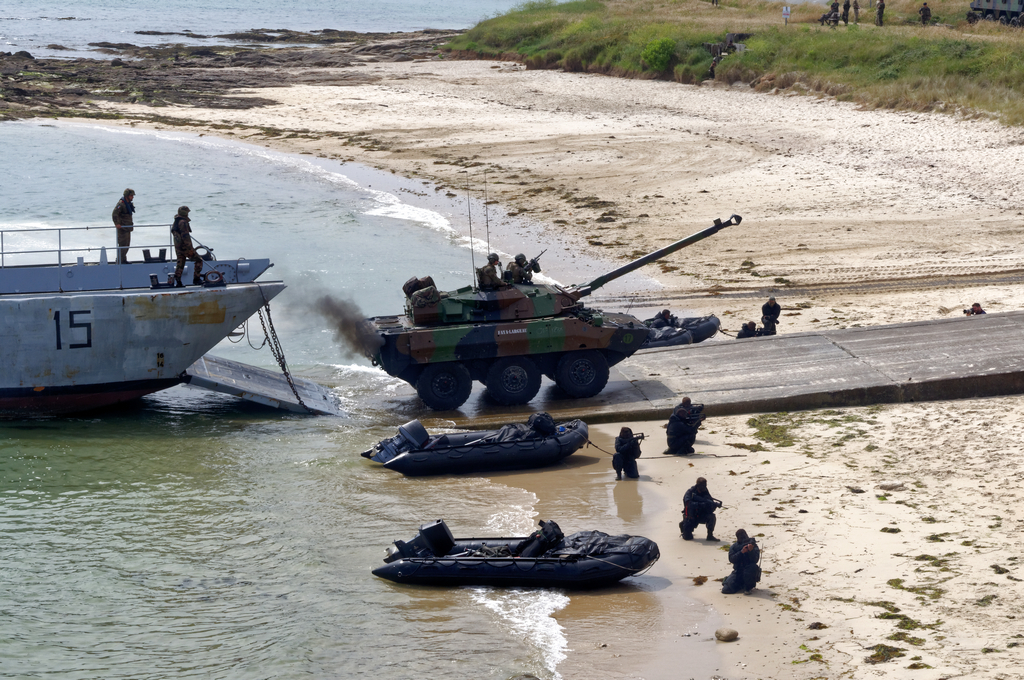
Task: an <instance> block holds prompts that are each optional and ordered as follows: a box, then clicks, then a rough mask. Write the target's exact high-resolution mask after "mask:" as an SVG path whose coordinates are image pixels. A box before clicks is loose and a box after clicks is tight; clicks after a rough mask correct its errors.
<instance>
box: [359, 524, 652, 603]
mask: <svg viewBox="0 0 1024 680" xmlns="http://www.w3.org/2000/svg"><path fill="white" fill-rule="evenodd" d="M540 527H541V528H540V529H539V530H537V531H535V532H533V533H532V534H530V535H529V536H526V537H523V538H454V537H453V536H452V533H451V531H450V530H449V529H448V526H447V525H446V524H445V523H444V520H437V521H436V522H431V523H430V524H424V525H422V526H421V527H420V532H419V534H418V535H417V536H416V537H415V538H414V539H413V540H411V541H409V542H405V541H395V545H394V547H392V548H389V549H388V555H387V557H385V558H384V562H385V564H384V566H382V567H377V568H376V569H374V570H373V575H374V576H379V577H380V578H384V579H388V580H389V581H395V582H396V583H406V584H414V585H427V586H504V587H537V588H566V589H589V588H600V587H603V586H610V585H613V584H615V583H618V582H619V581H621V580H622V579H624V578H626V577H627V576H636V575H638V574H641V573H643V572H644V571H646V570H647V569H649V568H650V567H651V565H653V564H654V563H655V562H657V561H658V558H659V557H660V556H661V553H660V552H659V551H658V544H657V543H655V542H654V541H652V540H650V539H647V538H644V537H643V536H628V535H621V536H609V535H608V534H605V533H603V532H600V531H580V532H577V533H575V534H571V535H569V536H564V535H563V534H562V532H561V530H560V529H559V528H558V525H557V524H556V523H555V522H545V521H542V522H541V523H540Z"/></svg>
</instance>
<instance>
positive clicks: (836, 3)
mask: <svg viewBox="0 0 1024 680" xmlns="http://www.w3.org/2000/svg"><path fill="white" fill-rule="evenodd" d="M829 9H830V10H832V14H834V15H835V16H839V0H832V5H831V6H830V7H829Z"/></svg>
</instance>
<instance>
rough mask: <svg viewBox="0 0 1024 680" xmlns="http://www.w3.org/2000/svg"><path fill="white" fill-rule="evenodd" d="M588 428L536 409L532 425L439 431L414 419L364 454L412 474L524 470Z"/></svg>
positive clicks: (577, 440) (581, 438) (566, 450)
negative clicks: (494, 428) (476, 430)
mask: <svg viewBox="0 0 1024 680" xmlns="http://www.w3.org/2000/svg"><path fill="white" fill-rule="evenodd" d="M587 434H588V430H587V424H586V423H584V422H583V421H582V420H571V421H569V422H566V423H555V422H554V420H552V419H551V416H549V415H548V414H547V413H535V414H533V415H532V416H530V420H529V424H527V425H519V424H510V425H505V426H503V427H502V428H501V429H499V430H492V431H489V432H456V433H448V434H435V435H431V434H428V433H427V430H426V429H425V428H424V427H423V425H422V424H420V421H418V420H411V421H409V422H408V423H406V424H405V425H402V426H401V427H399V428H398V434H397V435H396V436H394V437H391V438H389V439H382V440H381V441H379V442H378V443H377V444H376V445H375V446H374V447H373V448H372V449H370V450H369V451H364V452H363V453H362V454H361V455H362V456H363V457H364V458H369V459H370V460H372V461H376V462H378V463H382V464H383V465H384V467H386V468H388V469H389V470H397V471H398V472H401V473H402V474H404V475H409V476H419V475H443V474H454V473H460V472H489V471H494V470H522V469H526V468H535V467H543V466H545V465H553V464H555V463H557V462H558V461H560V460H562V459H563V458H565V457H566V456H569V455H571V454H572V453H573V452H575V451H576V450H577V449H579V448H580V447H581V446H583V444H584V443H586V441H587Z"/></svg>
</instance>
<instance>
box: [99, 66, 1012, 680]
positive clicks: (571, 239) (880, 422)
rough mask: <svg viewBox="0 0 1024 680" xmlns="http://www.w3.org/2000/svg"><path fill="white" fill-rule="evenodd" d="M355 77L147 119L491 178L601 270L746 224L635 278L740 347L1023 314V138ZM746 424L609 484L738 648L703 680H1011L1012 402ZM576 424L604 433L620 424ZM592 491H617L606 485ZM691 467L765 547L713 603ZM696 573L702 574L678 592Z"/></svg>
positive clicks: (717, 93)
mask: <svg viewBox="0 0 1024 680" xmlns="http://www.w3.org/2000/svg"><path fill="white" fill-rule="evenodd" d="M349 69H357V70H362V71H364V72H363V73H362V74H361V78H360V79H348V80H341V79H339V82H338V84H336V85H324V84H316V85H302V84H296V85H293V86H290V87H274V88H265V89H247V90H244V91H238V92H236V93H235V95H236V96H238V97H248V98H263V99H267V100H273V101H274V102H277V103H275V104H270V105H267V106H262V107H256V108H246V109H230V110H226V109H203V108H194V107H184V106H173V107H163V108H161V109H160V110H159V113H160V115H161V116H163V117H165V118H167V119H170V118H181V119H183V120H185V121H188V122H189V125H187V126H175V129H179V130H180V129H188V130H192V131H195V132H198V133H203V134H217V135H223V136H227V137H230V138H232V139H237V140H242V141H247V142H251V143H255V144H261V145H266V146H270V147H272V148H275V149H280V150H284V151H291V152H297V153H310V154H316V155H318V156H322V157H327V158H335V159H343V160H346V161H351V162H356V163H362V164H367V165H370V166H374V167H377V168H381V169H385V170H391V171H393V172H395V173H396V174H397V175H402V176H407V177H416V178H421V179H423V180H424V181H427V182H430V183H431V185H432V186H434V187H435V188H436V190H437V191H438V192H444V191H445V190H446V188H450V187H457V186H462V185H464V184H465V181H466V180H465V175H464V174H463V171H465V170H466V169H467V168H468V169H470V170H471V171H472V172H473V173H474V176H476V174H477V173H479V174H482V172H483V170H484V169H486V170H487V173H488V178H489V179H488V182H489V187H490V192H491V193H490V198H491V199H492V200H494V201H496V202H497V203H496V204H497V205H498V206H500V208H501V209H502V210H504V211H505V213H506V214H515V215H517V216H519V217H521V218H529V219H530V220H532V221H533V222H534V223H535V224H538V225H540V226H542V227H543V228H545V229H546V230H547V231H548V233H550V234H556V235H558V236H560V237H561V238H563V239H564V241H565V248H567V249H568V250H567V252H579V253H586V254H587V255H588V256H591V257H597V258H605V259H607V260H609V261H610V262H616V261H623V260H625V259H629V258H631V257H634V256H635V255H638V254H640V253H642V252H646V251H648V250H650V249H653V248H656V247H659V246H661V245H665V244H667V243H669V242H671V241H674V240H676V239H677V238H679V237H681V236H685V235H688V234H690V233H692V232H694V231H696V230H697V229H699V228H702V227H704V226H707V225H708V224H710V221H711V220H712V219H713V218H715V217H721V218H725V217H728V216H729V215H730V214H733V213H737V214H740V215H742V216H743V223H742V225H740V226H739V227H735V228H732V229H730V231H729V233H728V235H727V236H723V237H719V238H715V239H711V240H708V241H704V242H701V243H700V244H697V245H695V246H693V247H692V248H689V249H687V250H684V251H682V252H680V253H677V254H675V255H673V256H671V257H670V258H668V259H666V260H665V261H664V262H662V263H661V264H660V265H654V266H651V267H649V268H648V269H649V272H648V273H650V274H652V275H653V276H656V277H657V279H658V281H659V282H660V284H661V287H660V288H656V289H654V290H651V291H640V294H641V295H642V296H643V302H644V304H645V305H647V306H650V307H660V306H667V307H672V308H685V309H690V310H694V311H697V312H701V313H705V314H708V313H715V314H717V315H719V316H720V318H721V319H722V321H723V326H724V328H726V329H728V330H730V331H732V332H734V331H735V330H736V329H737V328H738V327H739V325H740V323H742V322H744V321H748V320H756V319H758V318H759V316H760V312H759V308H760V305H761V303H762V302H764V300H765V298H766V297H767V295H768V294H769V293H770V292H771V293H774V294H775V295H776V296H777V297H778V298H779V301H780V303H781V304H782V306H783V308H784V310H783V317H782V321H783V323H782V324H781V325H780V332H782V333H785V332H791V331H800V330H811V329H820V328H836V327H848V326H857V325H873V324H883V323H894V322H900V321H910V320H918V319H929V318H936V317H941V316H946V315H950V314H961V310H962V309H963V308H966V307H969V306H970V305H971V303H973V302H980V303H981V304H982V306H983V307H984V308H985V309H987V310H988V311H990V312H998V311H1006V310H1011V309H1019V308H1020V307H1021V306H1022V305H1024V289H1022V287H1021V286H1020V285H1019V279H1020V276H1021V273H1022V271H1024V250H1022V249H1021V247H1020V246H1021V240H1022V222H1024V216H1022V215H1024V198H1022V197H1021V195H1020V193H1019V192H1018V191H1017V186H1016V183H1015V182H1014V181H1013V178H1015V177H1017V176H1019V175H1020V174H1021V172H1022V171H1024V132H1022V131H1021V130H1019V129H1010V128H1004V127H1001V126H1000V125H999V124H997V123H995V122H993V121H991V120H986V119H983V118H974V119H966V118H960V117H954V116H948V115H942V114H919V113H906V112H891V111H863V110H858V109H857V108H856V107H854V106H853V105H850V104H845V103H839V102H836V101H833V100H831V99H828V98H819V97H815V96H804V95H801V94H800V93H799V92H792V91H787V92H773V91H770V90H769V91H766V92H756V91H754V90H753V89H751V88H750V87H749V86H746V85H735V86H731V87H727V86H710V87H708V86H706V87H697V86H687V85H678V84H673V83H667V82H658V81H640V80H621V79H614V78H607V77H602V76H595V75H585V74H567V73H560V72H554V71H532V70H525V69H524V68H523V67H522V66H521V65H519V64H515V63H512V62H488V61H447V60H437V59H432V60H414V61H407V62H401V63H380V62H373V61H367V62H365V63H361V64H358V65H356V66H352V67H349ZM198 75H201V74H197V76H198ZM353 83H354V84H353ZM105 106H106V108H108V109H109V110H115V109H116V110H117V111H119V112H120V113H122V114H125V115H127V116H128V117H129V118H128V119H127V120H126V121H125V124H129V125H131V124H137V125H156V126H158V127H159V126H160V124H159V123H153V122H152V121H151V120H149V118H148V117H149V116H150V115H151V114H152V113H153V109H151V108H148V107H146V106H143V105H139V104H118V105H114V104H107V105H105ZM133 114H137V115H138V116H139V117H138V119H137V120H132V119H131V116H132V115H133ZM524 249H525V246H524ZM611 303H612V304H615V301H614V300H611ZM1015 341H1018V340H1015ZM748 420H750V418H749V417H747V416H743V417H727V418H715V419H713V420H709V421H707V422H706V423H705V426H704V430H702V434H701V435H700V436H698V440H697V454H696V455H694V456H691V457H688V458H679V459H675V458H672V459H664V460H656V461H655V460H649V459H650V458H651V457H654V456H657V455H658V454H660V451H661V450H662V449H663V448H664V430H663V429H662V428H661V424H660V423H658V424H654V423H643V424H638V427H639V428H640V429H642V430H643V431H645V432H647V433H648V434H650V435H651V438H650V439H649V440H648V441H647V442H646V443H645V446H644V450H645V454H644V456H645V457H644V458H641V460H640V468H641V471H642V473H643V477H642V478H641V480H640V481H639V482H619V483H618V484H620V485H625V484H639V485H640V487H641V488H640V493H641V495H642V496H643V497H644V498H650V501H649V502H648V503H646V504H645V505H644V507H645V515H644V517H643V520H642V522H643V526H645V527H650V528H651V530H652V533H653V535H652V536H651V537H652V538H655V539H656V540H658V542H659V544H660V545H661V546H662V554H663V557H662V560H661V562H660V563H659V565H658V566H657V568H658V569H659V570H661V573H662V574H672V576H671V579H670V580H671V581H672V585H671V587H669V588H666V591H665V592H664V593H662V594H661V597H662V598H663V600H662V601H663V602H665V603H671V602H673V601H674V600H673V598H674V597H678V596H680V595H682V596H685V597H686V598H697V599H699V600H700V601H702V602H704V603H706V604H707V605H709V606H710V607H712V608H713V610H714V611H715V612H716V617H717V618H718V619H720V620H721V621H722V622H723V624H724V625H729V626H731V627H733V628H736V629H737V630H738V631H739V632H740V639H739V640H738V641H737V642H734V643H729V644H726V643H715V642H714V641H713V639H709V636H712V635H713V630H711V631H708V630H700V631H699V634H698V636H697V640H699V641H701V645H702V646H701V647H700V648H701V649H705V650H710V649H711V648H714V649H715V650H717V652H718V653H719V654H720V655H721V659H722V660H723V663H724V667H723V668H722V669H721V672H720V674H721V676H722V677H728V678H837V677H845V678H869V677H883V676H889V677H920V678H929V679H932V678H934V679H937V678H947V677H970V678H1019V677H1024V672H1022V671H1021V670H1020V668H1021V667H1022V665H1024V664H1022V663H1021V662H1022V655H1021V653H1020V651H1019V648H1018V647H1017V644H1018V641H1020V640H1024V628H1022V627H1021V625H1020V624H1019V623H1018V619H1017V618H1016V617H1018V616H1020V614H1019V613H1018V612H1017V605H1016V601H1017V600H1018V598H1019V597H1020V596H1021V595H1022V594H1024V589H1022V587H1021V585H1020V584H1021V583H1022V582H1024V581H1022V579H1024V574H1022V573H1020V572H1021V569H1020V566H1019V563H1018V557H1019V555H1020V553H1021V541H1020V531H1019V524H1020V522H1022V521H1024V516H1022V515H1021V511H1020V508H1021V500H1022V499H1021V495H1022V493H1024V492H1022V490H1021V476H1022V473H1024V470H1022V465H1021V462H1020V448H1021V447H1020V444H1019V441H1020V436H1019V426H1020V423H1021V421H1022V420H1024V400H1022V399H1021V398H1017V397H1007V398H999V399H985V400H974V401H961V402H948V403H931V404H906V405H898V406H885V407H878V408H857V409H843V410H842V411H826V412H806V413H797V414H788V415H787V414H780V415H777V416H773V417H772V419H771V420H772V422H773V423H774V424H775V425H778V426H781V427H783V429H784V431H785V432H786V433H788V435H789V440H785V439H780V440H776V441H774V442H766V441H762V440H759V439H757V438H755V437H754V433H755V429H754V428H753V427H752V426H751V425H749V424H748ZM595 429H596V430H599V432H600V434H601V436H602V437H603V438H604V439H603V441H605V442H608V441H610V437H612V436H614V434H615V433H616V432H617V431H618V425H615V426H612V425H607V426H600V427H599V428H595ZM607 475H608V478H609V481H608V483H609V489H610V493H611V491H613V490H614V488H615V485H616V483H615V482H614V481H612V475H611V471H610V466H609V469H608V471H607ZM701 475H703V476H705V477H707V478H708V480H709V486H710V488H711V490H712V492H713V493H714V494H715V495H716V497H718V498H720V499H722V500H723V501H725V504H726V506H727V509H725V510H723V511H721V512H720V513H719V515H720V520H719V528H718V530H717V533H718V534H719V535H720V536H721V537H722V538H723V539H728V538H730V537H731V536H732V534H733V532H734V531H735V529H736V528H739V527H745V528H746V529H747V530H748V531H749V532H750V533H751V535H757V536H758V540H759V542H761V544H762V545H763V546H764V570H765V572H764V573H765V575H764V579H763V581H762V582H761V584H760V587H759V588H758V589H757V590H756V591H754V593H753V594H751V595H732V596H725V595H721V594H720V593H719V589H720V584H718V583H717V582H716V581H715V580H714V579H718V578H721V577H723V576H725V575H726V574H727V573H728V566H727V559H726V555H725V553H724V552H722V551H721V550H720V547H721V546H720V545H712V544H708V543H706V542H704V541H701V540H696V541H693V542H683V541H682V540H681V539H680V538H679V537H678V528H677V526H676V525H677V523H678V521H679V519H680V516H679V512H678V511H679V510H680V509H681V505H682V496H683V493H684V492H685V490H686V489H687V488H688V487H689V486H690V485H692V484H693V481H694V480H695V479H696V477H697V476H701ZM613 499H614V496H613ZM647 508H659V509H665V508H667V509H668V510H669V511H664V510H659V512H657V513H656V514H647ZM697 535H698V537H700V536H701V535H702V533H701V532H700V530H699V531H698V534H697ZM699 576H706V577H708V578H709V580H708V581H707V582H706V583H704V584H703V585H695V584H693V582H692V581H691V579H693V578H695V577H699ZM673 622H674V617H673V614H672V612H671V611H670V610H668V609H666V610H665V611H664V613H663V615H662V616H661V619H660V624H659V626H660V628H659V630H660V633H659V637H658V640H659V642H658V643H657V644H653V645H652V647H654V648H655V651H664V650H670V649H672V647H671V644H675V643H678V642H679V640H680V639H681V636H683V635H684V634H686V633H689V632H690V631H689V630H678V629H676V628H675V627H674V623H673ZM818 624H820V625H818ZM812 625H813V626H814V627H813V628H812ZM689 637H690V636H689V635H687V638H689ZM878 645H885V646H887V647H891V648H894V649H896V650H897V651H890V652H889V653H885V650H884V649H882V651H881V652H879V650H880V649H881V648H879V647H878ZM678 649H680V654H679V656H678V657H676V658H667V657H666V654H650V655H647V656H645V655H642V654H633V655H631V656H630V657H629V664H634V663H635V664H636V665H629V664H627V663H626V661H625V660H622V661H621V663H619V665H618V670H617V671H616V673H617V674H616V675H615V676H614V677H643V678H669V677H671V678H676V677H682V678H685V677H690V675H688V674H687V672H686V667H685V663H686V658H685V653H686V650H691V649H696V647H686V648H682V647H678ZM648 651H652V650H648ZM589 653H591V650H589V649H580V648H577V649H575V650H574V651H573V654H574V655H582V654H589ZM873 656H874V658H875V659H877V660H879V661H881V663H872V662H871V661H870V660H869V657H873ZM890 657H891V658H890ZM568 663H570V664H572V663H573V661H572V658H570V661H569V662H568ZM577 663H579V662H578V661H577ZM613 665H614V664H613ZM680 667H682V670H680ZM908 669H913V670H908ZM566 677H577V676H575V675H567V676H566ZM579 677H582V676H579Z"/></svg>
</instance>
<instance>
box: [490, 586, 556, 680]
mask: <svg viewBox="0 0 1024 680" xmlns="http://www.w3.org/2000/svg"><path fill="white" fill-rule="evenodd" d="M472 593H473V600H474V602H476V603H477V604H482V605H483V606H484V607H486V608H487V609H489V610H490V611H492V612H493V613H494V614H495V615H496V616H497V617H498V625H499V626H500V627H501V628H502V629H504V630H505V632H507V633H508V634H509V635H511V636H513V637H514V638H516V639H518V640H521V641H522V642H524V643H526V644H527V645H529V646H530V647H531V648H533V649H534V650H536V652H537V653H538V655H539V656H540V660H541V663H542V664H543V666H544V670H545V671H547V673H548V674H549V677H551V678H552V679H553V680H561V677H562V676H561V674H560V673H559V672H558V664H559V663H561V662H562V661H564V660H565V658H566V651H567V650H568V648H569V642H568V640H567V639H566V637H565V629H564V628H563V627H562V625H561V624H560V623H558V621H557V620H555V618H554V617H553V616H552V615H553V614H554V613H555V612H557V611H560V610H562V609H565V607H566V606H568V604H569V597H568V596H567V595H565V594H564V593H561V592H558V591H552V590H541V589H537V590H516V589H501V590H497V589H492V588H473V589H472Z"/></svg>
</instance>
